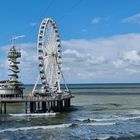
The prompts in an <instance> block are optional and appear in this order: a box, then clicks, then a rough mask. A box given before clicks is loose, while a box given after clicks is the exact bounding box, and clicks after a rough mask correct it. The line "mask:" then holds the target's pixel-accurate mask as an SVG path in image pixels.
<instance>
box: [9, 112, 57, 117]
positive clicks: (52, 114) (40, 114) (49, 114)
mask: <svg viewBox="0 0 140 140" xmlns="http://www.w3.org/2000/svg"><path fill="white" fill-rule="evenodd" d="M9 115H10V116H14V117H24V116H55V115H56V113H31V114H9Z"/></svg>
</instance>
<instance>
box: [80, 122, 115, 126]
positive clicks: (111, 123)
mask: <svg viewBox="0 0 140 140" xmlns="http://www.w3.org/2000/svg"><path fill="white" fill-rule="evenodd" d="M115 124H116V123H115V122H93V123H84V124H82V125H92V126H105V125H115Z"/></svg>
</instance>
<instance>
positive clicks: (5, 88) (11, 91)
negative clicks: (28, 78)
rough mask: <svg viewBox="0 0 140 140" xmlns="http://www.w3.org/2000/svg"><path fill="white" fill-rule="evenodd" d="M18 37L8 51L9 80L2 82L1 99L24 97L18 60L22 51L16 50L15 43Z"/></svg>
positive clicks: (0, 85)
mask: <svg viewBox="0 0 140 140" xmlns="http://www.w3.org/2000/svg"><path fill="white" fill-rule="evenodd" d="M17 38H18V37H15V38H12V46H11V48H10V49H9V51H8V55H7V57H8V61H9V69H8V70H9V74H8V76H9V77H10V79H9V80H4V81H0V96H1V97H22V96H23V89H24V86H23V83H22V82H20V81H19V79H18V78H19V76H18V73H19V72H20V71H19V67H18V64H20V61H18V60H17V59H18V58H20V57H21V51H20V50H18V49H17V48H16V45H15V41H16V39H17Z"/></svg>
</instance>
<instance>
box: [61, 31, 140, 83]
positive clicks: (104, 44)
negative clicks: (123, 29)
mask: <svg viewBox="0 0 140 140" xmlns="http://www.w3.org/2000/svg"><path fill="white" fill-rule="evenodd" d="M139 44H140V34H135V33H132V34H124V35H115V36H111V37H106V38H97V39H91V40H86V39H72V40H67V41H66V40H65V41H62V47H63V50H64V53H65V52H69V53H70V54H71V55H70V54H68V53H67V55H65V54H64V60H63V62H64V64H63V67H67V66H68V67H69V70H68V71H64V73H65V76H66V78H67V79H68V81H69V82H73V81H74V82H79V81H80V82H128V77H129V78H132V77H133V79H134V82H137V81H140V80H139V79H140V76H139V75H137V73H136V72H138V71H139V67H138V64H139V53H138V52H139V51H140V46H139ZM68 50H69V51H68ZM135 51H136V52H135ZM67 60H69V61H67ZM76 60H77V61H76ZM78 60H79V61H78ZM80 60H81V61H80ZM130 70H131V72H130ZM132 70H133V71H132ZM130 73H131V74H130ZM73 75H74V77H73ZM130 75H131V76H130ZM136 75H137V77H135V76H136ZM134 77H135V78H134ZM138 77H139V79H138Z"/></svg>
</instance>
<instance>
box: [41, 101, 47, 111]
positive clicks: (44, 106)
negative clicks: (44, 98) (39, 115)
mask: <svg viewBox="0 0 140 140" xmlns="http://www.w3.org/2000/svg"><path fill="white" fill-rule="evenodd" d="M42 111H43V113H45V112H46V102H42Z"/></svg>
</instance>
